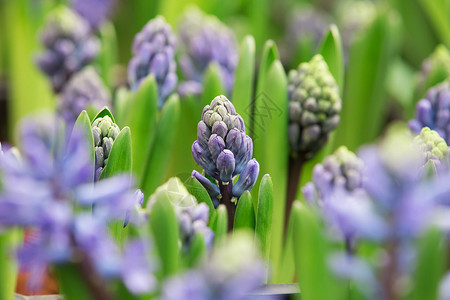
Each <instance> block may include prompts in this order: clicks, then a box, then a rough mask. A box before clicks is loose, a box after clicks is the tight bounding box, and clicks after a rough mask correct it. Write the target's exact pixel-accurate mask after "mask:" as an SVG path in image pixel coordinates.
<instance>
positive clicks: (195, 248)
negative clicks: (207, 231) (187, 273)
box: [183, 232, 206, 268]
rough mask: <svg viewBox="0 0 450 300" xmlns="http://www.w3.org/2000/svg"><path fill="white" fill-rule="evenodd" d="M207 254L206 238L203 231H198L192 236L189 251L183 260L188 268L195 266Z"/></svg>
mask: <svg viewBox="0 0 450 300" xmlns="http://www.w3.org/2000/svg"><path fill="white" fill-rule="evenodd" d="M205 254H206V246H205V239H204V238H203V234H202V233H201V232H197V233H196V234H195V235H194V237H193V238H192V241H191V243H190V245H189V250H188V253H187V254H186V255H185V256H184V260H183V262H184V264H185V266H186V267H187V268H193V267H195V266H196V264H197V263H198V262H200V261H201V260H202V258H204V256H205Z"/></svg>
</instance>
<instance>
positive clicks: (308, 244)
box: [292, 201, 340, 300]
mask: <svg viewBox="0 0 450 300" xmlns="http://www.w3.org/2000/svg"><path fill="white" fill-rule="evenodd" d="M292 218H293V220H292V221H293V231H292V234H293V243H294V260H295V268H296V272H297V279H298V284H299V286H300V288H301V292H302V299H305V300H310V299H311V300H312V299H323V300H334V299H340V298H339V296H338V295H336V283H335V281H334V277H333V275H332V274H331V271H330V270H329V268H328V265H327V262H328V257H329V256H328V255H329V245H328V242H327V240H326V237H325V233H324V231H323V228H322V227H321V224H320V222H319V219H318V218H317V216H316V215H315V214H314V213H313V212H312V211H310V210H309V209H308V208H307V207H306V206H304V205H303V204H301V203H300V202H298V201H295V202H294V205H293V207H292Z"/></svg>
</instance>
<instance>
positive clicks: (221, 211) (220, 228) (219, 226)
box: [212, 204, 228, 245]
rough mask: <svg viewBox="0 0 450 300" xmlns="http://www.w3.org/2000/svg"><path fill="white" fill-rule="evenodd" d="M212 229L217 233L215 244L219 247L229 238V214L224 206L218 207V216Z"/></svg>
mask: <svg viewBox="0 0 450 300" xmlns="http://www.w3.org/2000/svg"><path fill="white" fill-rule="evenodd" d="M212 229H213V231H214V233H215V236H214V244H215V245H217V244H219V243H220V241H221V240H223V239H224V238H225V237H226V236H227V230H228V213H227V208H226V207H225V205H223V204H220V205H219V207H217V215H216V219H215V222H214V224H213V226H212Z"/></svg>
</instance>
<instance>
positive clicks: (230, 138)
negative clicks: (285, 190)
mask: <svg viewBox="0 0 450 300" xmlns="http://www.w3.org/2000/svg"><path fill="white" fill-rule="evenodd" d="M192 155H193V157H194V160H195V162H196V163H197V164H198V165H199V166H200V167H202V168H203V169H204V170H205V173H206V175H208V176H210V177H212V178H214V179H215V180H217V181H218V182H219V184H224V185H229V186H230V188H229V189H230V193H231V192H232V196H234V197H240V196H241V195H242V193H243V192H244V191H245V190H251V189H252V187H253V185H254V184H255V182H256V180H257V178H258V174H259V164H258V162H257V161H256V160H255V159H251V158H252V155H253V141H252V139H251V138H250V137H249V136H248V135H246V134H245V124H244V121H243V119H242V117H241V116H240V115H239V114H238V113H237V112H236V110H235V108H234V106H233V104H232V103H231V102H230V101H229V100H228V99H227V98H226V97H225V96H223V95H221V96H217V97H216V98H214V99H213V101H212V102H211V104H210V105H207V106H205V108H204V109H203V113H202V120H201V121H200V122H199V123H198V125H197V140H196V141H195V142H194V144H193V145H192ZM239 174H241V176H240V177H239V179H238V181H237V182H236V187H235V188H233V186H232V185H233V178H235V177H236V176H237V175H239ZM193 175H194V176H195V177H196V178H197V179H198V180H199V181H200V183H202V184H203V186H204V187H205V189H206V190H207V191H208V192H209V194H210V195H211V196H212V197H211V199H215V198H216V197H217V195H215V194H216V192H217V191H218V188H214V187H213V186H212V185H211V184H210V183H208V179H207V178H206V177H204V176H203V175H201V174H200V173H198V172H197V173H193Z"/></svg>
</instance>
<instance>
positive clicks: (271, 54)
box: [256, 40, 280, 96]
mask: <svg viewBox="0 0 450 300" xmlns="http://www.w3.org/2000/svg"><path fill="white" fill-rule="evenodd" d="M279 57H280V56H279V54H278V49H277V46H276V45H275V42H274V41H272V40H267V41H266V43H265V44H264V49H263V53H262V56H261V62H260V64H259V72H258V83H257V88H256V96H258V94H259V93H260V92H261V89H262V87H263V85H264V84H265V82H266V76H267V73H268V72H269V68H270V66H271V65H272V63H273V62H274V61H275V60H277V59H279Z"/></svg>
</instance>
